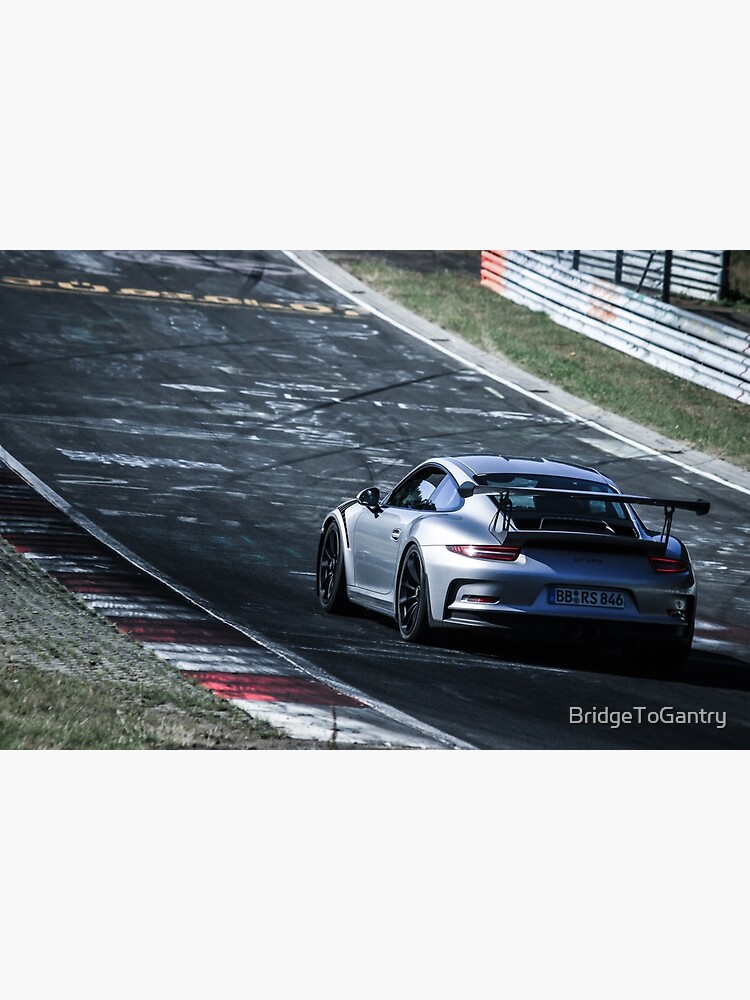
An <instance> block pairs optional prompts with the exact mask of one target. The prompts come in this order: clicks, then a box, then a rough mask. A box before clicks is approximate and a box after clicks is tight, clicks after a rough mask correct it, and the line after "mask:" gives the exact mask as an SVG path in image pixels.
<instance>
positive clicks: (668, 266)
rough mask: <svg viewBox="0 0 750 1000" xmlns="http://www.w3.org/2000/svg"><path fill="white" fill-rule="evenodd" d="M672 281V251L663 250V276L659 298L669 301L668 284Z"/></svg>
mask: <svg viewBox="0 0 750 1000" xmlns="http://www.w3.org/2000/svg"><path fill="white" fill-rule="evenodd" d="M671 282H672V251H671V250H665V251H664V277H663V279H662V283H661V300H662V302H669V286H670V284H671Z"/></svg>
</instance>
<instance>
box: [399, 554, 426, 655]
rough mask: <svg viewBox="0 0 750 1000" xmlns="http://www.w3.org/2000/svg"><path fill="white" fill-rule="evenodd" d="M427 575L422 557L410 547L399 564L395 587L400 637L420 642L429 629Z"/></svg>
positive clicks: (408, 640)
mask: <svg viewBox="0 0 750 1000" xmlns="http://www.w3.org/2000/svg"><path fill="white" fill-rule="evenodd" d="M427 602H428V591H427V575H426V574H425V571H424V565H423V563H422V557H421V556H420V554H419V551H418V550H417V549H415V548H413V549H410V550H409V552H408V553H407V555H406V558H405V559H404V562H403V564H402V566H401V572H400V573H399V577H398V587H397V588H396V614H397V620H398V630H399V632H400V633H401V638H402V639H405V640H406V641H407V642H421V641H423V640H424V639H425V637H426V636H427V633H428V631H429V616H428V612H427Z"/></svg>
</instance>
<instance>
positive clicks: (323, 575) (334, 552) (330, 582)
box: [318, 523, 349, 614]
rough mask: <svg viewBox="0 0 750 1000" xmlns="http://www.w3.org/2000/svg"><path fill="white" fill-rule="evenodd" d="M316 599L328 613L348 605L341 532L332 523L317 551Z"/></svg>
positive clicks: (341, 609) (340, 610)
mask: <svg viewBox="0 0 750 1000" xmlns="http://www.w3.org/2000/svg"><path fill="white" fill-rule="evenodd" d="M318 600H319V601H320V606H321V607H322V608H323V610H324V611H328V612H329V613H330V614H333V613H335V612H339V613H340V612H342V611H345V610H346V608H347V607H348V606H349V599H348V597H347V596H346V570H345V568H344V553H343V552H342V550H341V534H340V533H339V529H338V525H336V524H334V523H331V524H329V526H328V528H327V530H326V533H325V535H324V537H323V541H322V543H321V546H320V552H319V553H318Z"/></svg>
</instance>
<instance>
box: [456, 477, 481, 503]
mask: <svg viewBox="0 0 750 1000" xmlns="http://www.w3.org/2000/svg"><path fill="white" fill-rule="evenodd" d="M476 488H477V484H476V483H472V482H470V481H469V480H467V481H466V482H465V483H459V484H458V495H459V496H460V497H463V498H464V500H465V499H466V497H473V496H474V490H475V489H476Z"/></svg>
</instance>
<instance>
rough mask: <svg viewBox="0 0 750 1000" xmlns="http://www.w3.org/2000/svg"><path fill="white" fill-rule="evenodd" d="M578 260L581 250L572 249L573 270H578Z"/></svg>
mask: <svg viewBox="0 0 750 1000" xmlns="http://www.w3.org/2000/svg"><path fill="white" fill-rule="evenodd" d="M580 260H581V251H580V250H574V251H573V270H574V271H577V270H578V264H579V263H580Z"/></svg>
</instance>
